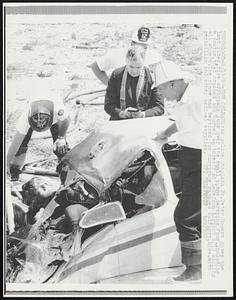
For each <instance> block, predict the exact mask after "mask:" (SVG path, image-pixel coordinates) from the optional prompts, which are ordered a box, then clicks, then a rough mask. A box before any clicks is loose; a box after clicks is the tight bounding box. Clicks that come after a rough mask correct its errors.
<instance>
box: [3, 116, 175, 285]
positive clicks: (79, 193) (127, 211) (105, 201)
mask: <svg viewBox="0 0 236 300" xmlns="http://www.w3.org/2000/svg"><path fill="white" fill-rule="evenodd" d="M171 123H172V121H171V120H169V119H168V117H167V116H162V117H153V118H147V119H142V120H125V121H113V122H111V121H110V122H107V123H106V124H104V125H103V126H101V127H100V128H97V129H95V130H94V131H93V132H92V133H91V134H90V135H89V136H88V137H87V138H85V139H84V140H83V141H82V142H81V143H79V144H77V145H76V146H75V147H74V148H73V149H71V150H70V151H69V152H68V153H67V154H66V155H65V156H64V158H63V159H62V161H61V162H60V164H59V165H58V167H57V171H58V172H59V173H60V180H61V186H60V188H59V189H58V190H57V191H54V192H53V193H51V195H50V197H49V198H47V201H46V202H45V203H46V204H45V203H44V204H45V205H43V206H41V208H40V207H38V206H37V205H36V206H35V204H34V205H32V203H33V202H32V198H30V199H31V200H30V201H31V203H30V201H28V203H27V204H28V205H29V211H31V212H33V215H34V218H33V219H34V220H33V222H35V220H36V222H35V223H34V224H33V225H32V226H31V228H30V230H29V233H28V235H27V237H25V238H22V239H21V238H17V237H15V239H14V234H13V235H12V239H10V243H12V244H14V247H13V246H12V245H11V248H10V249H9V251H8V265H9V269H10V271H8V273H7V274H8V275H7V281H8V282H15V283H77V284H78V283H94V282H99V281H101V280H103V279H106V278H111V277H115V276H119V275H124V274H130V273H133V272H139V271H145V270H151V269H157V268H167V267H174V266H180V265H181V258H180V246H179V240H178V234H177V232H176V228H175V224H174V220H173V212H174V209H175V206H176V204H177V200H178V199H177V197H176V193H178V192H180V191H179V186H178V168H176V153H177V151H178V149H177V148H176V147H171V146H170V145H171V144H170V143H169V144H165V145H164V146H163V143H161V142H157V141H154V140H153V139H152V138H153V137H154V136H155V133H156V132H157V131H162V130H164V129H165V128H167V127H168V126H169V125H170V124H171ZM165 149H166V150H165ZM170 171H171V172H170ZM172 180H173V182H174V185H173V183H172ZM23 190H24V189H23ZM46 194H47V193H46ZM47 196H48V194H47ZM32 207H33V208H34V209H33V208H32ZM35 207H36V208H37V209H35ZM30 208H31V209H30ZM30 219H31V221H30V222H31V223H32V214H31V218H30Z"/></svg>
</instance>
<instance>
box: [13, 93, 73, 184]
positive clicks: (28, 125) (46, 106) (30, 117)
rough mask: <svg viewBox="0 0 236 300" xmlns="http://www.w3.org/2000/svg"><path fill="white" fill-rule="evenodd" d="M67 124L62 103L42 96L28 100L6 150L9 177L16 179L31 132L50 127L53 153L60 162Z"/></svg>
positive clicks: (64, 146)
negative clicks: (42, 98) (38, 98)
mask: <svg viewBox="0 0 236 300" xmlns="http://www.w3.org/2000/svg"><path fill="white" fill-rule="evenodd" d="M44 99H45V98H44ZM46 99H47V98H46ZM69 124H70V116H69V114H68V112H67V110H66V108H65V107H64V105H63V104H62V103H57V102H54V101H52V100H41V99H40V100H34V101H31V102H30V103H29V104H28V106H27V108H26V109H25V110H24V112H23V113H22V115H21V117H20V118H19V120H18V122H17V124H16V134H15V136H14V138H13V141H12V143H11V145H10V147H9V149H8V153H7V173H8V175H9V176H10V177H11V180H13V181H15V180H18V178H19V174H20V170H21V168H22V167H23V164H24V161H25V157H26V152H27V149H28V143H29V140H30V138H31V136H32V133H33V131H38V132H43V131H46V130H48V129H50V131H51V134H52V139H53V143H54V147H53V152H54V154H55V155H56V156H57V157H58V161H60V159H61V158H62V157H63V156H64V154H65V153H66V152H67V150H68V144H67V141H66V132H67V129H68V127H69Z"/></svg>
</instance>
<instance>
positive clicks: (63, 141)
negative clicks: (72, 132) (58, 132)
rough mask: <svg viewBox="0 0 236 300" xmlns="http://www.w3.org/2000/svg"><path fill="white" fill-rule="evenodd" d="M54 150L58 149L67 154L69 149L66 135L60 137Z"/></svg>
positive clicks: (59, 151) (60, 152)
mask: <svg viewBox="0 0 236 300" xmlns="http://www.w3.org/2000/svg"><path fill="white" fill-rule="evenodd" d="M53 150H54V151H57V152H58V153H59V154H65V153H66V150H67V143H66V139H65V138H64V137H58V139H57V140H56V141H55V143H54V145H53Z"/></svg>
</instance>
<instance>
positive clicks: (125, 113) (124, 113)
mask: <svg viewBox="0 0 236 300" xmlns="http://www.w3.org/2000/svg"><path fill="white" fill-rule="evenodd" d="M119 117H120V119H131V118H132V114H131V112H130V111H129V108H126V109H125V110H122V111H120V112H119Z"/></svg>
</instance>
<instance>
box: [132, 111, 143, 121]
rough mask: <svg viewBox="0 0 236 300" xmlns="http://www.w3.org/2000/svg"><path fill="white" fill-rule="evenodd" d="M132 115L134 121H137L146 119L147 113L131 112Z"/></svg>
mask: <svg viewBox="0 0 236 300" xmlns="http://www.w3.org/2000/svg"><path fill="white" fill-rule="evenodd" d="M131 114H132V119H137V118H145V112H144V111H140V110H139V111H137V112H131Z"/></svg>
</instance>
